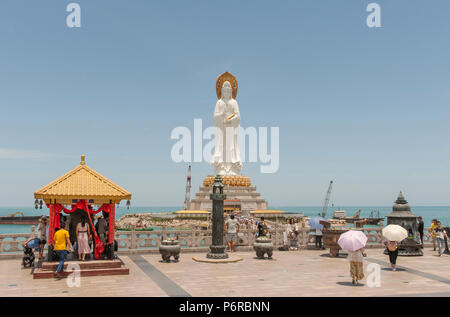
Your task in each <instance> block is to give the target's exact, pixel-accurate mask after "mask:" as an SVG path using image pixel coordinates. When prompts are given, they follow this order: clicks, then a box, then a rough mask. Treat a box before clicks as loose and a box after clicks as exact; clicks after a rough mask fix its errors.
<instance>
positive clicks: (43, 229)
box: [37, 216, 48, 259]
mask: <svg viewBox="0 0 450 317" xmlns="http://www.w3.org/2000/svg"><path fill="white" fill-rule="evenodd" d="M47 232H48V224H47V217H45V216H42V217H41V219H39V225H38V227H37V233H38V238H39V259H43V258H44V247H45V244H46V243H47V234H48V233H47Z"/></svg>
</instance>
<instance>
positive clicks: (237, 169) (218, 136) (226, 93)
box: [211, 72, 242, 175]
mask: <svg viewBox="0 0 450 317" xmlns="http://www.w3.org/2000/svg"><path fill="white" fill-rule="evenodd" d="M216 92H217V98H218V99H219V100H218V101H217V103H216V108H215V109H214V125H215V132H216V133H215V139H214V141H215V142H214V144H215V147H214V155H213V158H212V162H211V164H212V165H213V166H214V172H215V174H216V175H217V174H219V175H240V173H241V169H242V162H241V155H240V152H239V145H238V139H239V126H240V121H241V115H240V113H239V106H238V103H237V101H236V99H235V98H236V94H237V80H236V77H234V76H233V75H232V74H230V73H228V72H226V73H223V74H222V75H220V76H219V77H217V81H216Z"/></svg>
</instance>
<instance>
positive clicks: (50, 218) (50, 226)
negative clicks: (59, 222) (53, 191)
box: [47, 204, 55, 261]
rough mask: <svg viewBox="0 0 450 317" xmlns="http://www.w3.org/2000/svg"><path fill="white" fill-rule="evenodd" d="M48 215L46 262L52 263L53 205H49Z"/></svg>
mask: <svg viewBox="0 0 450 317" xmlns="http://www.w3.org/2000/svg"><path fill="white" fill-rule="evenodd" d="M48 209H49V214H48V237H47V238H48V241H47V245H48V248H47V261H53V246H54V241H53V236H54V234H55V229H54V228H55V207H54V205H51V204H50V205H49V206H48Z"/></svg>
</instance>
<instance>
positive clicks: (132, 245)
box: [0, 225, 431, 255]
mask: <svg viewBox="0 0 450 317" xmlns="http://www.w3.org/2000/svg"><path fill="white" fill-rule="evenodd" d="M269 232H270V234H271V236H272V242H273V244H274V246H275V247H276V248H278V247H280V246H282V245H283V232H284V226H281V225H280V226H279V227H278V226H276V225H275V226H272V228H270V230H269ZM425 232H428V228H425ZM364 233H365V234H366V235H367V238H368V242H367V247H369V248H382V247H383V244H382V237H381V228H364ZM34 235H35V228H34V226H32V227H31V232H30V233H21V234H0V254H1V255H4V254H13V253H20V252H22V249H23V248H22V243H23V242H25V241H26V240H27V239H28V238H30V237H31V236H34ZM166 237H175V238H176V237H178V240H179V241H180V245H181V248H182V249H185V250H193V251H194V250H199V249H200V250H201V249H202V248H208V247H209V245H210V244H211V230H170V229H167V230H166V229H164V228H163V229H162V230H155V231H138V230H134V229H131V230H129V231H117V232H116V240H117V242H118V245H119V253H126V252H130V251H135V250H139V251H144V252H145V251H146V250H147V251H152V250H158V248H159V246H160V243H161V241H162V240H163V239H164V238H166ZM238 237H239V241H238V243H237V246H238V249H239V248H241V249H246V247H248V248H251V247H252V245H253V243H254V242H255V239H256V231H255V230H252V229H244V230H240V232H239V235H238ZM224 241H226V240H224ZM298 241H299V243H298V245H299V247H300V249H306V248H311V247H314V245H315V236H314V230H311V229H309V228H300V231H299V234H298ZM424 243H425V245H431V237H429V236H428V235H426V234H425V236H424Z"/></svg>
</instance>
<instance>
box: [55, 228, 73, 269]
mask: <svg viewBox="0 0 450 317" xmlns="http://www.w3.org/2000/svg"><path fill="white" fill-rule="evenodd" d="M54 241H55V246H54V247H53V250H54V251H55V252H56V254H57V255H58V257H59V265H58V268H57V269H56V272H55V277H61V270H62V269H63V267H64V262H65V260H66V255H67V250H66V249H67V247H69V251H70V252H72V244H71V243H70V239H69V232H67V230H65V229H60V228H56V229H55V235H54Z"/></svg>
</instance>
